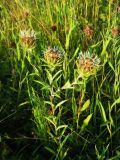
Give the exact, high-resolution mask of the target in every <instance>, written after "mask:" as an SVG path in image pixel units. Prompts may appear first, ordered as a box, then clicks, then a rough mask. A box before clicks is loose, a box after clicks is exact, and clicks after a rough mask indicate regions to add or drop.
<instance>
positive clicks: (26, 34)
mask: <svg viewBox="0 0 120 160" xmlns="http://www.w3.org/2000/svg"><path fill="white" fill-rule="evenodd" d="M20 39H21V45H22V46H24V47H26V48H33V47H34V45H35V40H36V33H35V31H34V30H32V31H31V30H22V31H20Z"/></svg>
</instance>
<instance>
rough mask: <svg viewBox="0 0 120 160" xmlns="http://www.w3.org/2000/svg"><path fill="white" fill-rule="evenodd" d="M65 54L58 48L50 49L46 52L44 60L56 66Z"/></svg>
mask: <svg viewBox="0 0 120 160" xmlns="http://www.w3.org/2000/svg"><path fill="white" fill-rule="evenodd" d="M62 55H63V52H62V51H60V50H59V49H58V47H54V48H51V47H49V48H48V49H47V50H46V51H45V52H44V58H45V60H46V61H47V62H48V63H52V64H55V63H56V62H58V61H59V60H60V59H61V58H62Z"/></svg>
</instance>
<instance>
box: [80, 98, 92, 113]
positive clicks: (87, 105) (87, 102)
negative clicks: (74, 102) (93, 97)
mask: <svg viewBox="0 0 120 160" xmlns="http://www.w3.org/2000/svg"><path fill="white" fill-rule="evenodd" d="M89 105H90V100H89V99H88V100H87V101H86V102H85V103H84V105H83V107H82V108H81V112H83V111H85V110H86V109H87V108H88V107H89Z"/></svg>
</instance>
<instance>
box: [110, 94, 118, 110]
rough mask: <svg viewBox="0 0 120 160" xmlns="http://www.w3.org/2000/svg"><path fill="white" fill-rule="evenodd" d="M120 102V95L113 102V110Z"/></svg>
mask: <svg viewBox="0 0 120 160" xmlns="http://www.w3.org/2000/svg"><path fill="white" fill-rule="evenodd" d="M119 103H120V97H119V98H118V99H116V100H115V102H114V103H113V104H112V106H111V110H112V109H113V107H114V106H115V105H116V104H119Z"/></svg>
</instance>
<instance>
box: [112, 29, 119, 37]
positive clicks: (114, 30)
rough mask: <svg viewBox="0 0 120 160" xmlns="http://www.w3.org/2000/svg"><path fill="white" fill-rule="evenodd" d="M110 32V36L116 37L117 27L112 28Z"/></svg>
mask: <svg viewBox="0 0 120 160" xmlns="http://www.w3.org/2000/svg"><path fill="white" fill-rule="evenodd" d="M111 32H112V36H113V37H116V36H117V35H118V34H119V29H118V27H113V28H112V30H111Z"/></svg>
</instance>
